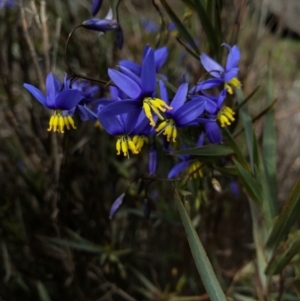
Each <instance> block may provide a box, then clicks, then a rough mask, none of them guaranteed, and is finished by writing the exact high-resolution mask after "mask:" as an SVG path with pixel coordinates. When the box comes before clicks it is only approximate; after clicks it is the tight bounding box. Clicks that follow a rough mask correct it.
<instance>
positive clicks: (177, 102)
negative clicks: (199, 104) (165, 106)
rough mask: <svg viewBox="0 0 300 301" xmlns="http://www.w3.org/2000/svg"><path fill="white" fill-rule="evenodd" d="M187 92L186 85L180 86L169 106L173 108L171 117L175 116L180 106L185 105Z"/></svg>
mask: <svg viewBox="0 0 300 301" xmlns="http://www.w3.org/2000/svg"><path fill="white" fill-rule="evenodd" d="M187 92H188V84H182V85H181V86H180V87H179V88H178V90H177V92H176V94H175V96H174V98H173V100H172V101H171V104H170V106H171V107H172V108H173V110H172V112H171V114H172V115H173V114H175V113H176V111H177V110H178V109H179V108H180V107H182V105H183V104H184V103H185V101H186V95H187Z"/></svg>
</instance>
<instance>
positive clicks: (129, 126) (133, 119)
mask: <svg viewBox="0 0 300 301" xmlns="http://www.w3.org/2000/svg"><path fill="white" fill-rule="evenodd" d="M140 114H141V111H140V110H131V111H130V112H128V113H127V114H125V115H123V116H125V117H126V118H124V119H125V120H124V130H125V133H126V134H127V135H130V134H132V132H133V131H134V128H135V126H136V123H137V121H138V118H139V115H140ZM121 116H122V115H121Z"/></svg>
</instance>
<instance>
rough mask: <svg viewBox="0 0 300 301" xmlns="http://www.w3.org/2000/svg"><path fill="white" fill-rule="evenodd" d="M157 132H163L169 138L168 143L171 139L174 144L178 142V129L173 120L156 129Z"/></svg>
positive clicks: (166, 121) (164, 122)
mask: <svg viewBox="0 0 300 301" xmlns="http://www.w3.org/2000/svg"><path fill="white" fill-rule="evenodd" d="M155 131H156V132H162V131H163V134H164V135H165V136H167V141H169V142H170V140H171V138H172V141H173V142H176V138H177V128H176V126H175V122H174V120H173V119H168V120H165V121H163V122H162V123H161V124H160V125H159V126H158V127H157V128H156V129H155Z"/></svg>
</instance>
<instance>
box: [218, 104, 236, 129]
mask: <svg viewBox="0 0 300 301" xmlns="http://www.w3.org/2000/svg"><path fill="white" fill-rule="evenodd" d="M234 114H235V112H234V111H233V110H232V109H231V108H229V107H222V108H221V109H220V111H219V113H218V116H217V119H218V120H219V122H220V124H221V127H225V126H227V125H231V122H233V121H234V120H235V119H234V117H233V115H234Z"/></svg>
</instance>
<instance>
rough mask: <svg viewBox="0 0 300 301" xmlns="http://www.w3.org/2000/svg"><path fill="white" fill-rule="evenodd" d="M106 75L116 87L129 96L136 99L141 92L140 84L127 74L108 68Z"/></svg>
mask: <svg viewBox="0 0 300 301" xmlns="http://www.w3.org/2000/svg"><path fill="white" fill-rule="evenodd" d="M108 75H109V77H110V79H111V80H112V81H113V82H114V83H115V84H116V85H117V87H118V88H119V89H120V90H121V91H123V92H124V93H125V94H126V95H128V96H129V97H130V98H132V99H137V98H139V96H140V95H141V94H142V90H141V88H140V86H139V85H138V84H137V83H136V82H135V81H134V80H132V79H131V78H130V77H129V76H127V75H125V74H123V73H121V72H119V71H117V70H114V69H108Z"/></svg>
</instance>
